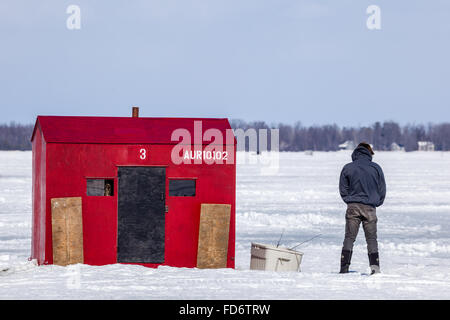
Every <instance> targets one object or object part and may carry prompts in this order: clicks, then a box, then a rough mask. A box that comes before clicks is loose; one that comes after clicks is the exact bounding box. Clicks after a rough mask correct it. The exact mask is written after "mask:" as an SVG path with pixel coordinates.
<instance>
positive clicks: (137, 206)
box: [117, 167, 166, 263]
mask: <svg viewBox="0 0 450 320" xmlns="http://www.w3.org/2000/svg"><path fill="white" fill-rule="evenodd" d="M118 177H119V188H118V189H119V190H118V197H119V200H118V202H119V204H118V217H117V220H118V221H117V223H118V227H117V229H118V230H117V262H140V263H162V262H164V238H165V232H164V231H165V230H164V229H165V190H166V188H165V184H166V169H165V168H159V167H119V172H118Z"/></svg>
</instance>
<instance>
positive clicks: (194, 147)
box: [31, 110, 236, 268]
mask: <svg viewBox="0 0 450 320" xmlns="http://www.w3.org/2000/svg"><path fill="white" fill-rule="evenodd" d="M135 111H136V110H133V117H66V116H38V117H37V120H36V125H35V128H34V131H33V135H32V138H31V141H32V146H33V222H32V244H31V258H32V259H36V260H37V262H38V263H39V264H53V263H56V262H54V251H55V250H56V247H58V248H59V249H61V248H63V247H64V246H65V247H64V248H63V250H62V251H63V252H64V254H67V255H71V254H72V255H74V254H73V253H72V252H75V251H77V250H78V251H81V253H82V254H81V257H82V258H81V259H82V260H81V261H78V262H82V263H85V264H90V265H105V264H114V263H136V264H141V265H145V266H149V267H156V266H158V265H169V266H175V267H196V266H197V263H198V260H197V258H198V252H199V250H200V249H199V248H200V244H199V242H200V241H199V236H200V239H201V235H200V234H199V230H200V229H201V213H202V214H203V211H202V210H203V205H204V204H214V205H215V204H219V205H227V206H228V208H229V215H228V217H229V218H227V220H228V221H226V225H227V228H228V229H227V230H226V233H223V232H222V234H221V237H222V238H223V237H224V236H223V235H224V234H226V238H227V239H225V240H226V241H225V243H227V247H226V250H225V258H224V259H226V261H225V264H226V267H228V268H234V252H235V185H236V164H235V156H236V153H235V152H236V140H235V138H234V136H233V132H232V131H231V128H230V125H229V122H228V120H227V119H200V118H198V119H194V118H144V117H139V116H138V115H137V114H136V113H135ZM64 198H67V199H74V198H76V199H80V215H79V216H80V218H79V219H80V223H79V224H80V225H81V226H80V228H79V230H82V232H81V236H80V237H81V238H80V241H76V240H74V239H72V238H71V237H75V236H73V235H72V234H71V233H70V232H68V233H67V234H65V235H64V236H63V237H62V238H61V237H60V235H61V234H62V233H61V232H60V231H61V230H60V229H57V228H59V227H55V223H58V221H59V220H58V218H57V217H56V210H57V209H58V208H57V205H55V206H54V204H58V201H56V200H57V199H64ZM64 206H65V205H64ZM60 207H61V206H60ZM52 212H53V215H54V216H53V219H52ZM69 216H70V214H69V215H67V217H69ZM202 217H203V216H202ZM64 219H69V218H64ZM71 219H72V218H71ZM66 223H67V222H66ZM52 226H53V230H52ZM62 228H63V227H62ZM202 228H204V230H206V231H205V232H210V231H211V230H213V229H214V228H216V229H217V227H215V226H214V225H211V224H208V223H206V224H205V225H204V226H202ZM216 229H214V230H216ZM216 231H217V230H216ZM216 231H214V232H216ZM55 232H60V233H55ZM71 232H72V231H71ZM211 232H212V231H211ZM214 232H212V234H213V235H214V234H215V233H214ZM218 232H219V233H220V232H221V230H219V231H218ZM55 234H58V237H59V238H58V239H63V240H57V242H55V241H56V240H55V239H56V238H55V237H56V236H55ZM52 237H53V239H52ZM64 239H65V240H64ZM205 239H206V238H205ZM208 239H209V240H208ZM211 239H212V240H211ZM66 240H67V243H66V242H64V241H66ZM206 240H207V241H205V242H204V243H208V242H211V241H214V239H213V238H211V237H210V238H207V239H206ZM219 240H220V239H219ZM222 240H224V239H222ZM222 242H223V241H222ZM77 246H78V248H77ZM71 250H72V251H71ZM203 250H204V251H205V247H203ZM208 250H209V249H208V248H206V251H205V252H210V251H211V250H209V251H208Z"/></svg>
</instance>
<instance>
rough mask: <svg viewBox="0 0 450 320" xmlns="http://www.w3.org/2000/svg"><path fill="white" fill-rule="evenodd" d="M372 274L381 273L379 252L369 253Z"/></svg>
mask: <svg viewBox="0 0 450 320" xmlns="http://www.w3.org/2000/svg"><path fill="white" fill-rule="evenodd" d="M369 265H370V274H374V273H380V259H379V257H378V252H373V253H369Z"/></svg>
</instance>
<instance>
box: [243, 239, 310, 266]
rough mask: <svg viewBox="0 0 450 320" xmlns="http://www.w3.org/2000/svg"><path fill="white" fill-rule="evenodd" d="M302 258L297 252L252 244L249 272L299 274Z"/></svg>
mask: <svg viewBox="0 0 450 320" xmlns="http://www.w3.org/2000/svg"><path fill="white" fill-rule="evenodd" d="M302 257H303V253H302V252H299V251H295V250H291V249H287V248H280V247H275V246H271V245H266V244H260V243H252V248H251V259H250V270H266V271H297V272H300V271H301V270H300V263H301V262H302Z"/></svg>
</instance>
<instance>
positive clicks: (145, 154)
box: [139, 149, 147, 160]
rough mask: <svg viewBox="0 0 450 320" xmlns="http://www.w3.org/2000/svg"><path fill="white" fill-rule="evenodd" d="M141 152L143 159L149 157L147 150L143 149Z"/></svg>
mask: <svg viewBox="0 0 450 320" xmlns="http://www.w3.org/2000/svg"><path fill="white" fill-rule="evenodd" d="M139 153H140V156H139V158H141V160H145V159H146V158H147V150H145V149H141V150H139Z"/></svg>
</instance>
